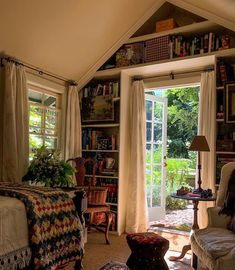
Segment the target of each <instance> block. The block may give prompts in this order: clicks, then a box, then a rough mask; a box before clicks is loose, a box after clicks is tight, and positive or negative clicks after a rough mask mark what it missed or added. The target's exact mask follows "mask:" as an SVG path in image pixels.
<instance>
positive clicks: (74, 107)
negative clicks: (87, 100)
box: [65, 85, 82, 159]
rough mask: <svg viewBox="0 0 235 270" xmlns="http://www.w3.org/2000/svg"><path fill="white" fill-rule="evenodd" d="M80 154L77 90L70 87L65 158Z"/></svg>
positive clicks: (79, 120)
mask: <svg viewBox="0 0 235 270" xmlns="http://www.w3.org/2000/svg"><path fill="white" fill-rule="evenodd" d="M81 154H82V131H81V116H80V102H79V93H78V88H77V86H75V85H70V86H69V89H68V92H67V111H66V147H65V158H66V159H68V158H75V157H79V156H81Z"/></svg>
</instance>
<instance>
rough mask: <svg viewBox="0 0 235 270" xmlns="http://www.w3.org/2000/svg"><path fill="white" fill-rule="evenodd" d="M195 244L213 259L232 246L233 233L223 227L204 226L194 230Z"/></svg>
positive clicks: (226, 252) (234, 239) (234, 234)
mask: <svg viewBox="0 0 235 270" xmlns="http://www.w3.org/2000/svg"><path fill="white" fill-rule="evenodd" d="M194 238H195V241H196V242H197V244H198V245H199V246H200V247H201V248H202V249H203V250H204V251H205V252H206V253H209V255H210V256H211V257H213V258H214V259H215V260H216V259H218V258H219V257H222V256H225V255H226V254H228V253H229V252H230V251H231V250H232V249H233V248H234V243H235V233H233V232H232V231H230V230H227V229H223V228H214V227H212V228H206V229H201V230H197V231H195V232H194Z"/></svg>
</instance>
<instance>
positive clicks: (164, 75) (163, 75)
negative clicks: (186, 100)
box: [133, 67, 214, 81]
mask: <svg viewBox="0 0 235 270" xmlns="http://www.w3.org/2000/svg"><path fill="white" fill-rule="evenodd" d="M213 70H214V67H208V68H205V69H197V70H192V71H184V72H171V73H168V74H162V75H155V76H147V77H144V76H134V77H133V81H137V80H145V79H155V78H161V77H167V76H169V77H170V78H171V79H172V80H174V79H175V76H176V75H184V74H189V73H198V72H206V71H213Z"/></svg>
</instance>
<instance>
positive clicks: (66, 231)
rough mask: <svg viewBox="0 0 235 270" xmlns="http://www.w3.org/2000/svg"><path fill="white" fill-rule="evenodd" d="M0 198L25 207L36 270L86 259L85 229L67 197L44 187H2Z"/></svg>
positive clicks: (3, 185) (4, 185)
mask: <svg viewBox="0 0 235 270" xmlns="http://www.w3.org/2000/svg"><path fill="white" fill-rule="evenodd" d="M0 195H1V196H7V197H13V198H16V199H19V200H20V201H22V202H23V203H24V205H25V209H26V214H27V220H28V232H29V245H30V248H31V252H32V264H33V268H34V269H35V270H37V269H39V270H42V269H43V270H52V269H57V268H59V267H60V266H63V265H65V264H67V263H68V262H70V261H76V260H78V261H79V260H81V259H82V257H83V239H82V233H83V231H82V230H83V229H82V225H81V223H80V220H79V217H78V216H77V212H76V209H75V206H74V203H73V201H72V199H71V198H69V196H68V194H67V193H65V192H63V191H61V190H59V189H52V188H45V187H36V186H29V185H24V184H16V183H5V182H2V183H0Z"/></svg>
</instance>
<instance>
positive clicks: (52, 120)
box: [45, 110, 57, 129]
mask: <svg viewBox="0 0 235 270" xmlns="http://www.w3.org/2000/svg"><path fill="white" fill-rule="evenodd" d="M56 120H57V112H56V111H51V110H46V122H45V127H46V128H51V129H56Z"/></svg>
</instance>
